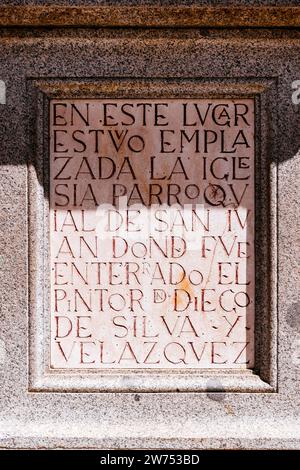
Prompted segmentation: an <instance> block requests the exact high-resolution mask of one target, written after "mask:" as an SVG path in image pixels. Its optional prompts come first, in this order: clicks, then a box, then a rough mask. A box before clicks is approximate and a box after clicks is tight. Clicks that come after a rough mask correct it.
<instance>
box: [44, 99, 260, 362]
mask: <svg viewBox="0 0 300 470" xmlns="http://www.w3.org/2000/svg"><path fill="white" fill-rule="evenodd" d="M254 158H255V153H254V103H253V100H251V99H227V98H226V99H222V100H221V99H218V100H217V99H149V100H145V99H143V100H138V99H89V100H83V99H78V100H65V99H64V100H51V102H50V214H49V215H50V222H49V223H50V258H51V270H50V272H51V312H50V315H51V367H52V368H58V369H61V368H75V369H76V368H79V369H94V368H98V369H201V368H205V369H209V368H212V369H220V368H227V369H228V368H229V369H230V368H232V369H247V368H253V366H254V289H255V285H254V215H255V214H254V198H255V194H254V172H255V170H254V166H255V165H254V163H255V162H254Z"/></svg>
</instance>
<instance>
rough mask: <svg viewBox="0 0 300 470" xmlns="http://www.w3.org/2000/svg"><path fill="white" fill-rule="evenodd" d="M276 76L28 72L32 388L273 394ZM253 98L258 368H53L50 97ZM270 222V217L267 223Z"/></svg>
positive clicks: (30, 381) (275, 373)
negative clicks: (38, 74)
mask: <svg viewBox="0 0 300 470" xmlns="http://www.w3.org/2000/svg"><path fill="white" fill-rule="evenodd" d="M276 88H277V81H276V78H273V77H266V78H263V79H262V78H259V79H258V78H244V79H241V78H234V77H233V78H231V79H229V78H226V79H225V78H224V79H220V78H217V79H216V78H205V79H203V78H200V77H199V78H193V79H189V78H176V79H175V78H174V79H165V78H159V77H157V78H151V79H150V78H149V79H145V78H134V79H133V78H123V77H122V78H106V79H99V80H97V79H94V78H81V79H77V78H76V79H70V78H68V79H64V78H62V79H58V78H48V77H45V78H40V79H34V78H30V77H28V78H27V92H28V93H27V96H28V106H30V107H31V109H33V110H34V112H32V113H31V115H32V118H31V122H30V124H29V125H30V129H28V136H29V141H28V148H29V153H30V155H29V168H28V175H29V176H28V191H29V196H28V213H29V273H28V275H29V391H45V392H55V391H57V392H58V391H63V392H134V391H138V392H178V391H182V392H207V391H212V392H276V391H277V222H276V211H277V209H276V207H277V203H276V201H277V175H276V165H275V164H274V163H272V159H271V158H270V157H271V154H272V153H273V152H275V149H274V144H273V139H272V136H273V135H274V133H275V126H276V122H275V120H276V118H274V113H273V114H272V119H271V117H270V116H271V113H270V112H269V110H270V104H271V102H273V103H274V101H275V100H276V96H277V93H276ZM150 97H152V98H176V97H178V98H209V97H211V98H252V99H254V101H255V120H256V122H255V137H256V138H255V146H256V148H255V173H256V175H255V194H256V197H255V199H256V202H255V205H256V207H255V210H256V217H255V227H256V232H255V258H256V260H257V261H256V286H259V289H257V288H256V294H255V312H256V314H255V369H254V370H253V371H251V370H248V371H238V370H199V369H198V370H197V369H195V370H191V369H189V370H187V371H184V370H174V371H170V370H159V371H158V370H105V371H99V370H84V371H81V370H71V369H70V370H54V369H50V367H49V354H50V351H49V339H50V330H49V328H50V326H49V319H50V315H49V291H50V289H49V287H50V286H49V253H48V250H49V243H48V238H49V229H48V225H49V224H48V214H49V198H48V193H49V149H48V136H49V132H48V131H49V129H48V125H49V100H50V99H52V98H55V99H57V98H58V99H72V98H150ZM266 221H267V223H266Z"/></svg>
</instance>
